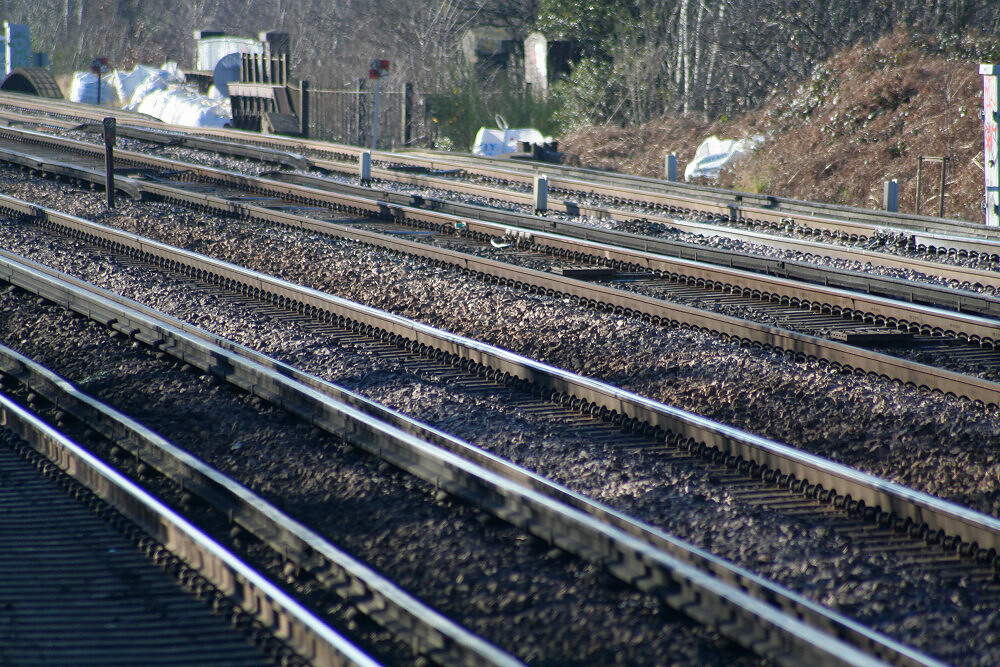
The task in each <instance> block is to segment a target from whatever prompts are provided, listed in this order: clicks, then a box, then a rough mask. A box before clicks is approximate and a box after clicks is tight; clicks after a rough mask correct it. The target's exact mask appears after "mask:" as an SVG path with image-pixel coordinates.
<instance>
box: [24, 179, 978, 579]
mask: <svg viewBox="0 0 1000 667" xmlns="http://www.w3.org/2000/svg"><path fill="white" fill-rule="evenodd" d="M71 176H72V174H71ZM136 192H141V189H140V188H139V187H137V188H136ZM246 199H247V198H244V202H241V203H239V204H238V206H239V207H241V208H244V209H245V201H246ZM255 202H256V203H257V204H260V203H264V204H267V203H268V202H267V201H266V200H262V199H257V200H255ZM281 206H282V204H280V203H278V207H279V208H280V207H281ZM260 208H262V209H263V208H264V207H260ZM254 212H255V214H256V213H257V210H256V209H254ZM35 213H37V211H33V212H32V213H31V214H32V215H34V214H35ZM355 213H356V212H355ZM22 214H25V215H26V213H25V212H24V211H22ZM393 217H394V218H395V219H394V220H392V222H391V223H390V222H380V221H378V220H376V221H375V226H376V227H378V226H382V227H383V228H384V227H388V226H391V225H398V223H400V222H405V221H404V220H400V219H399V216H398V215H394V216H393ZM439 220H440V218H439ZM370 223H371V220H367V221H365V222H364V224H365V225H367V224H370ZM305 224H306V226H307V227H308V224H309V223H305ZM465 224H466V225H468V224H469V223H468V222H465ZM452 225H454V222H452ZM352 226H353V227H361V226H362V225H361V224H359V223H358V222H353V223H352ZM453 228H454V227H452V229H453ZM315 229H318V228H315ZM327 231H328V230H327ZM503 236H508V233H507V232H504V234H503ZM503 236H501V235H499V234H494V235H492V236H491V235H489V234H482V237H483V238H487V237H492V238H494V239H497V238H502V237H503ZM147 247H148V246H147ZM525 251H527V252H525ZM532 251H537V248H535V249H530V248H522V254H523V255H525V256H528V259H532V260H535V259H538V258H533V257H530V255H531V252H532ZM142 252H143V253H145V252H146V251H145V250H143V251H142ZM141 261H143V262H148V261H149V258H148V257H147V258H145V259H144V260H141ZM621 268H623V267H619V268H618V269H616V272H617V274H623V273H626V272H624V271H621ZM624 268H629V267H627V266H625V267H624ZM523 275H527V274H523ZM616 277H624V276H620V275H619V276H616ZM213 279H214V278H213ZM522 283H523V281H522ZM515 284H516V283H515ZM279 298H280V297H279ZM288 302H289V303H291V304H292V305H293V307H297V306H298V305H299V304H302V303H303V302H302V301H297V298H296V297H288ZM348 319H352V318H348ZM350 324H352V325H353V324H355V323H354V322H351V323H350ZM366 326H370V325H366ZM987 342H988V341H987ZM419 349H420V348H419V345H418V351H419ZM448 350H449V351H448V354H451V352H450V348H448ZM425 352H428V351H426V350H425ZM431 353H432V355H436V353H434V352H431ZM445 360H446V361H448V360H450V359H449V358H447V357H446V358H445ZM477 363H478V362H477ZM459 364H460V365H461V362H459ZM485 372H486V373H489V372H490V371H485ZM504 372H505V373H507V372H508V371H504ZM498 375H499V377H501V378H503V375H500V374H499V373H495V374H494V377H496V376H498ZM510 376H511V377H510V379H509V380H507V382H510V383H512V384H513V385H517V384H521V385H524V382H525V380H526V379H527V378H525V377H524V376H523V375H519V374H518V372H517V370H516V369H515V372H514V373H511V374H510ZM530 377H531V378H532V379H533V378H534V375H533V374H531V375H530ZM517 378H520V382H519V380H518V379H517ZM558 398H560V400H561V401H562V400H566V401H567V402H568V403H569V405H570V407H572V406H573V405H574V397H572V396H567V397H565V398H564V397H558ZM596 404H597V401H592V400H591V399H590V398H583V399H581V400H580V401H579V402H578V406H579V407H582V408H585V409H586V410H588V411H590V412H596V414H597V415H598V416H599V415H600V414H601V409H600V408H601V407H607V406H600V405H597V406H596V407H595V405H596ZM617 405H620V404H617ZM614 410H615V409H614V408H610V409H608V412H607V413H605V414H606V415H607V417H608V418H609V419H610V420H611V421H621V422H622V423H624V424H625V425H626V426H628V427H630V428H632V429H633V430H634V428H635V426H636V424H635V422H634V421H629V420H628V419H626V418H624V417H622V415H623V414H624V411H623V412H619V413H617V414H615V413H614ZM627 417H628V418H629V419H633V420H634V419H635V417H633V416H632V415H627ZM661 428H662V426H661ZM654 435H655V437H656V439H657V440H659V439H660V438H662V437H664V436H663V435H660V434H658V433H656V432H655V431H654ZM667 441H668V442H669V438H667ZM671 446H672V445H671ZM696 449H697V448H696ZM709 449H711V448H709ZM721 451H722V450H720V452H721ZM696 453H697V452H696ZM689 454H690V451H689V450H688V449H687V446H686V445H685V444H684V443H681V447H680V450H679V452H678V458H680V459H684V458H688V457H689ZM730 456H732V458H731V459H730V460H729V461H728V463H729V464H735V467H736V469H737V470H739V469H740V468H741V467H748V464H747V461H748V460H749V459H743V460H740V458H739V456H742V454H739V455H733V454H730ZM713 457H714V458H718V457H719V453H716V452H709V458H713ZM691 458H694V459H697V458H698V457H697V456H696V457H691ZM720 463H721V465H722V466H726V463H727V460H726V458H725V453H724V452H723V458H722V459H721V460H720ZM749 465H750V466H752V465H753V464H749ZM727 470H731V469H730V468H728V467H723V468H721V469H720V470H717V471H716V472H715V473H714V474H715V475H717V479H718V478H725V477H727V474H728V473H727V472H725V471H727ZM757 472H760V471H755V472H754V473H753V474H752V475H751V477H756V474H757ZM767 472H768V470H766V469H765V470H763V473H764V475H763V476H765V477H766V473H767ZM740 476H741V477H742V476H743V475H742V473H741V475H740ZM774 477H775V478H776V479H778V478H780V477H781V474H780V473H778V474H776V475H774ZM791 482H792V484H793V485H794V484H796V483H797V482H798V480H797V478H794V477H793V478H792V479H791ZM838 483H840V482H838ZM810 487H812V488H810ZM801 490H802V491H805V492H806V493H807V494H812V493H816V494H817V497H818V498H819V499H820V500H821V501H822V500H825V499H827V498H830V497H832V498H834V499H835V504H836V498H837V492H834V493H833V494H830V493H828V491H829V490H830V488H829V487H827V488H823V485H822V484H821V485H818V488H817V485H813V484H809V483H808V482H807V483H805V484H803V485H802V487H801ZM769 493H771V492H770V491H768V490H766V489H765V490H761V489H758V488H756V487H754V488H749V489H747V490H746V496H747V497H748V498H755V499H756V500H757V501H759V502H761V503H762V506H770V505H779V506H780V505H781V504H782V502H783V501H782V500H780V499H779V498H777V497H776V496H774V495H769ZM824 496H826V498H824ZM761 499H763V500H761ZM852 502H856V497H849V498H844V500H843V501H842V503H843V504H844V505H845V506H846V507H847V509H848V510H852V507H851V503H852ZM820 507H821V509H820V510H819V514H820V515H822V514H824V513H825V512H826V511H827V509H826V508H825V507H824V506H823V505H822V503H820ZM859 507H860V509H861V511H860V514H861V516H862V517H864V518H868V519H872V518H874V519H875V523H874V525H885V526H893V529H892V530H890V531H889V532H890V533H894V532H895V531H897V530H902V531H904V532H909V531H910V530H912V532H913V534H914V535H916V536H917V537H921V536H923V537H930V538H931V541H935V540H939V539H940V540H942V541H943V542H944V544H945V545H946V546H947V547H948V548H949V549H953V548H957V549H958V550H959V552H962V553H964V554H965V555H966V556H969V557H971V560H972V561H977V560H982V561H984V562H986V561H989V560H991V558H992V557H991V554H990V551H989V548H986V547H984V546H982V545H980V544H979V542H978V541H977V542H975V544H973V542H972V541H971V540H964V541H963V540H962V539H958V540H955V539H953V536H951V535H949V534H947V533H943V534H941V533H936V532H935V531H933V530H931V526H930V525H926V526H925V525H923V524H918V525H916V527H914V524H913V523H912V521H911V523H910V524H907V522H906V520H905V519H901V518H899V517H898V516H895V517H893V516H891V515H887V516H888V521H886V518H887V517H886V516H881V515H879V514H878V512H876V513H875V514H874V515H872V516H868V517H865V515H866V514H871V513H870V512H866V510H867V509H870V505H868V504H867V503H866V506H859V505H854V506H853V511H854V512H855V513H857V510H858V509H859ZM795 511H797V512H803V513H806V512H807V509H806V508H804V507H799V508H798V509H797V510H795ZM922 512H923V510H919V511H918V514H920V515H921V516H922ZM816 516H817V515H815V514H814V515H813V518H814V519H815V517H816ZM879 521H881V522H882V523H881V524H879ZM866 525H873V524H866ZM839 530H840V531H841V532H843V533H845V534H851V535H852V536H853V539H855V540H857V541H859V542H864V541H865V539H864V538H866V537H870V535H868V534H867V533H866V531H868V529H861V530H860V532H855V533H851V532H850V530H851V529H850V528H849V527H845V526H841V527H840V528H839ZM868 532H870V531H868ZM887 539H888V541H889V542H892V541H893V540H892V539H891V538H886V537H881V536H876V537H875V538H874V540H873V541H874V542H879V541H880V540H881V541H884V540H887ZM918 541H919V540H918ZM897 546H899V545H898V544H897ZM900 548H901V549H902V550H903V551H904V552H906V553H910V550H911V547H910V545H909V543H907V544H906V545H905V546H902V547H900ZM994 556H995V551H994ZM960 560H961V559H960ZM915 562H919V563H921V565H923V564H925V563H926V561H923V560H920V559H918V560H917V561H915ZM934 567H937V568H940V569H943V570H947V569H949V568H952V567H954V565H953V564H951V563H947V562H942V563H939V564H937V565H935V566H934ZM991 576H992V575H991V574H990V573H989V568H986V569H984V570H983V571H982V572H981V573H979V574H975V575H973V578H978V579H983V580H984V581H985V580H988V579H990V578H991Z"/></svg>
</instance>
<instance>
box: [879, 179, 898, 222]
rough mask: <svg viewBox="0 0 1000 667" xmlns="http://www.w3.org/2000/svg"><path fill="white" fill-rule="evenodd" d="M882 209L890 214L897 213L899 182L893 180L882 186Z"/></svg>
mask: <svg viewBox="0 0 1000 667" xmlns="http://www.w3.org/2000/svg"><path fill="white" fill-rule="evenodd" d="M882 208H884V209H885V210H886V211H889V212H891V213H896V212H897V211H899V182H898V181H897V180H896V179H895V178H894V179H892V180H891V181H885V182H884V183H883V184H882Z"/></svg>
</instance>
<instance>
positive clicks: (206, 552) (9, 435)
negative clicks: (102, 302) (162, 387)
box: [0, 346, 377, 667]
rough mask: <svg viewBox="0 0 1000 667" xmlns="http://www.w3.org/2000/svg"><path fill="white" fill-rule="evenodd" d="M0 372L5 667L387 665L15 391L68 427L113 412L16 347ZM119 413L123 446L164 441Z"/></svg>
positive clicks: (3, 352) (0, 361)
mask: <svg viewBox="0 0 1000 667" xmlns="http://www.w3.org/2000/svg"><path fill="white" fill-rule="evenodd" d="M0 365H2V368H3V380H4V394H3V395H0V415H2V421H3V424H4V427H5V429H6V430H5V435H4V436H3V440H4V443H3V445H2V446H0V476H2V479H3V494H2V500H0V503H2V508H3V511H2V512H0V516H2V517H3V533H2V534H3V546H2V550H3V553H4V558H3V567H2V568H0V569H2V570H3V579H4V586H3V591H2V593H0V599H2V600H3V610H4V611H3V616H4V617H5V623H4V631H3V648H2V650H0V656H2V658H3V661H4V663H5V664H106V665H114V664H122V665H125V664H135V662H136V661H138V660H141V661H143V662H147V663H149V664H182V663H191V662H200V661H205V660H208V661H211V662H213V663H216V664H231V665H262V664H282V665H301V664H306V663H305V660H308V661H309V664H317V665H323V664H351V665H364V666H371V667H374V665H376V664H377V663H375V662H374V661H372V660H371V659H369V658H368V657H367V656H366V655H365V654H364V653H363V652H362V651H360V650H358V649H357V648H356V647H354V646H353V645H352V644H351V643H350V642H348V641H347V640H345V639H344V638H343V637H341V636H340V635H338V634H337V633H336V632H333V631H332V630H330V629H329V628H328V627H326V626H324V625H323V624H322V623H321V622H320V621H319V620H318V619H317V618H316V617H315V616H314V615H313V614H311V613H309V612H307V611H306V610H305V609H304V608H302V607H301V606H300V605H298V604H296V603H295V602H294V601H292V600H291V599H290V598H289V597H288V596H287V595H285V594H284V593H283V592H282V591H280V590H279V589H278V588H277V587H276V586H274V585H273V584H272V583H271V582H270V581H268V580H267V579H266V578H264V577H262V576H261V575H260V574H258V572H256V571H255V570H253V569H252V568H250V567H249V566H247V565H246V564H245V563H243V562H242V561H240V560H239V559H238V558H237V557H236V556H234V555H233V553H232V552H230V551H229V550H227V549H226V548H225V547H223V546H222V545H221V544H219V543H218V542H217V541H215V540H214V539H213V538H211V537H210V536H209V535H208V534H206V533H205V532H204V531H202V530H200V529H199V528H197V527H195V526H194V525H193V524H192V523H191V522H190V521H188V520H187V519H185V518H183V517H182V516H181V515H179V514H178V513H177V512H175V511H174V510H172V509H170V508H169V507H168V506H167V505H165V504H164V503H163V502H161V501H160V500H158V499H157V498H155V497H153V496H152V495H150V494H149V493H147V492H146V491H144V490H143V489H141V488H140V487H139V486H138V485H136V484H135V483H133V482H132V481H130V480H129V479H127V478H126V477H125V476H123V475H121V474H120V473H119V472H117V471H116V470H114V469H113V468H111V467H109V466H108V465H106V464H105V463H104V462H102V461H101V460H100V459H98V458H97V457H95V456H94V455H93V454H92V453H90V452H89V451H88V450H87V449H84V448H83V447H81V446H80V445H78V444H77V443H76V442H74V441H73V440H72V439H70V438H69V437H67V436H65V435H63V433H61V432H60V431H59V430H56V429H55V428H54V427H53V425H50V424H49V423H46V421H44V420H42V419H41V418H39V416H36V415H35V414H34V413H33V412H30V411H28V410H27V409H25V408H24V407H23V406H22V405H20V404H18V402H16V401H15V400H14V399H12V396H13V397H15V398H20V399H21V400H23V401H25V402H26V404H27V405H30V406H34V407H35V408H36V409H40V410H41V411H42V412H46V411H48V412H50V413H51V414H54V417H51V416H50V418H52V419H54V420H55V421H58V422H60V423H64V422H65V421H66V420H67V418H68V417H67V412H69V413H73V412H77V408H78V406H79V404H80V403H83V404H85V405H86V409H89V410H93V411H96V410H105V409H104V408H103V406H98V405H96V404H95V402H93V401H88V400H87V399H86V398H83V397H81V396H80V395H79V394H78V393H76V392H74V390H73V389H72V388H70V387H69V386H67V385H66V384H65V383H64V382H61V381H60V380H59V378H57V377H55V376H53V375H52V374H51V373H49V372H48V371H46V370H45V369H43V368H41V367H39V366H38V365H36V364H34V362H32V361H31V360H29V359H27V358H25V357H23V356H22V355H19V354H17V353H16V352H13V351H12V350H10V349H9V348H7V347H4V346H0ZM21 383H24V384H23V385H22V384H21ZM36 392H37V393H36ZM43 396H45V398H43ZM46 399H52V400H53V401H54V403H53V404H52V405H48V404H47V401H46ZM42 403H45V404H46V405H44V406H41V407H40V408H39V404H42ZM63 410H65V411H66V412H63ZM106 414H108V415H110V414H111V413H109V412H107V411H106ZM112 417H119V419H118V421H117V423H116V424H112V425H111V428H112V429H113V430H116V431H117V432H116V433H115V436H116V437H117V438H119V439H121V440H128V441H130V442H132V443H133V444H134V445H136V446H143V445H145V446H149V444H150V442H151V441H155V437H152V436H151V434H149V433H148V432H146V431H145V430H144V429H141V428H136V426H135V425H134V424H132V423H130V422H129V421H128V420H127V419H121V418H120V415H112ZM109 421H110V420H109ZM80 426H82V425H81V424H77V425H76V428H75V429H74V428H73V427H70V430H75V431H77V432H81V429H80ZM105 426H108V424H107V423H105ZM115 426H117V429H115V428H114V427H115ZM93 437H97V436H96V434H95V433H94V432H91V433H90V435H89V437H88V439H91V438H93ZM144 557H147V558H148V559H149V561H151V562H143V561H144V560H145V558H144ZM156 566H159V568H162V570H163V572H159V573H158V572H157V567H156ZM185 590H186V591H189V592H190V593H189V594H185V593H184V591H185ZM196 596H197V599H195V597H196ZM213 610H214V614H213ZM303 656H305V657H303Z"/></svg>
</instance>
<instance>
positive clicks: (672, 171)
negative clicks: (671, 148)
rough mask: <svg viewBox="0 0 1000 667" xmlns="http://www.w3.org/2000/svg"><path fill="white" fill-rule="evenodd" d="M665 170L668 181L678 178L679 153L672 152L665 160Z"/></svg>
mask: <svg viewBox="0 0 1000 667" xmlns="http://www.w3.org/2000/svg"><path fill="white" fill-rule="evenodd" d="M663 172H664V174H665V175H666V177H667V180H668V181H676V180H677V153H670V154H669V155H667V156H666V158H665V159H664V162H663Z"/></svg>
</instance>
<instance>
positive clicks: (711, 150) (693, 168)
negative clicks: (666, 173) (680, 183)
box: [684, 136, 763, 181]
mask: <svg viewBox="0 0 1000 667" xmlns="http://www.w3.org/2000/svg"><path fill="white" fill-rule="evenodd" d="M761 141H763V137H761V136H754V137H748V138H746V139H719V138H718V137H715V136H712V137H709V138H708V139H705V141H703V142H701V145H700V146H698V150H696V151H695V153H694V158H693V159H692V160H691V161H690V162H688V163H687V167H685V168H684V180H685V181H690V180H692V179H695V178H708V179H712V180H714V179H716V178H718V177H719V172H720V171H721V170H722V168H723V167H724V166H726V165H727V164H729V163H730V162H733V161H735V160H738V159H739V158H741V157H743V156H744V155H746V154H747V153H750V152H751V151H753V149H754V148H755V147H756V146H757V145H758V144H759V143H760V142H761Z"/></svg>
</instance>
